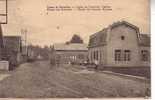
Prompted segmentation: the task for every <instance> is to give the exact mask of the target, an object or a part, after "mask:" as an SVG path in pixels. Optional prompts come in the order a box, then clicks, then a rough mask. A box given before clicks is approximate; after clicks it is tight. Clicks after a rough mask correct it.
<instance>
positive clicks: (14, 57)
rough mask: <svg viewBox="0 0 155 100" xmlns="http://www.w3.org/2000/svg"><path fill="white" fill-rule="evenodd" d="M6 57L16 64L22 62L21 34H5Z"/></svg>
mask: <svg viewBox="0 0 155 100" xmlns="http://www.w3.org/2000/svg"><path fill="white" fill-rule="evenodd" d="M3 42H4V49H5V55H6V58H7V59H8V60H9V61H10V63H12V64H14V65H15V66H16V65H18V64H20V63H21V62H22V41H21V37H20V36H4V37H3Z"/></svg>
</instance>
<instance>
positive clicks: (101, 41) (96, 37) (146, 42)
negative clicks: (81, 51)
mask: <svg viewBox="0 0 155 100" xmlns="http://www.w3.org/2000/svg"><path fill="white" fill-rule="evenodd" d="M122 24H125V25H128V26H130V27H132V28H134V29H135V30H136V31H137V35H139V36H138V38H139V39H138V40H139V44H140V46H150V36H149V35H147V34H140V33H139V28H138V27H137V26H135V25H132V24H130V23H128V22H126V21H121V22H120V21H118V22H116V23H113V24H112V25H109V27H107V28H104V29H103V30H101V31H99V32H97V33H94V34H92V35H91V36H90V39H89V47H94V46H101V45H105V44H107V43H106V42H107V41H106V40H107V34H108V32H107V30H111V29H112V28H114V27H116V26H118V25H122Z"/></svg>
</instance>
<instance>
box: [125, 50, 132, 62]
mask: <svg viewBox="0 0 155 100" xmlns="http://www.w3.org/2000/svg"><path fill="white" fill-rule="evenodd" d="M130 53H131V52H130V50H124V61H130Z"/></svg>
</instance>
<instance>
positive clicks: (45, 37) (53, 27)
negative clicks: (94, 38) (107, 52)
mask: <svg viewBox="0 0 155 100" xmlns="http://www.w3.org/2000/svg"><path fill="white" fill-rule="evenodd" d="M58 5H62V6H64V5H67V6H79V5H81V6H88V5H98V6H111V8H112V11H83V12H82V11H59V12H58V11H57V12H56V11H47V6H58ZM8 6H9V8H8V11H9V14H8V16H9V17H8V24H7V25H2V28H3V35H21V29H26V30H27V40H28V43H31V44H35V45H41V46H43V45H52V44H53V43H62V42H66V41H68V40H70V39H71V37H72V35H73V34H78V35H80V36H81V37H82V38H83V39H84V42H85V43H88V40H89V36H90V35H91V34H93V33H96V32H97V31H100V30H102V29H103V28H105V27H107V26H108V25H110V24H112V23H113V22H117V21H121V20H126V21H128V22H130V23H132V24H134V25H136V26H138V27H139V28H140V32H141V33H147V34H149V33H150V23H149V20H150V16H149V0H8Z"/></svg>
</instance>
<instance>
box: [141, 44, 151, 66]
mask: <svg viewBox="0 0 155 100" xmlns="http://www.w3.org/2000/svg"><path fill="white" fill-rule="evenodd" d="M142 50H146V51H148V60H146V61H143V60H142V59H143V57H142V54H141V52H142ZM150 55H151V52H150V47H147V46H145V47H144V46H140V47H139V60H140V63H139V64H140V66H150V63H151V56H150Z"/></svg>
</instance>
